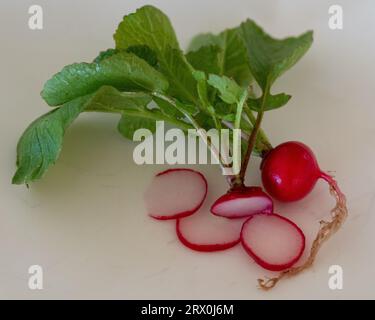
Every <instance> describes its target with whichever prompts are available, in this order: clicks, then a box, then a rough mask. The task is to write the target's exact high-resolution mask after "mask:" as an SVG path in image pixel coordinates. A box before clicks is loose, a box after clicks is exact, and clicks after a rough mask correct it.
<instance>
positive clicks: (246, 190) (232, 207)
mask: <svg viewBox="0 0 375 320" xmlns="http://www.w3.org/2000/svg"><path fill="white" fill-rule="evenodd" d="M211 212H212V213H213V214H214V215H217V216H221V217H225V218H229V219H236V218H243V217H248V216H251V215H253V214H256V213H272V212H273V202H272V199H271V198H270V197H269V196H268V195H267V194H266V193H264V192H263V191H262V188H260V187H243V188H236V189H234V190H231V191H229V192H228V193H226V194H224V195H223V196H221V197H220V198H219V199H217V200H216V201H215V202H214V204H213V205H212V207H211Z"/></svg>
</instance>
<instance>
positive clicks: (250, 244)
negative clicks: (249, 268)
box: [241, 214, 305, 271]
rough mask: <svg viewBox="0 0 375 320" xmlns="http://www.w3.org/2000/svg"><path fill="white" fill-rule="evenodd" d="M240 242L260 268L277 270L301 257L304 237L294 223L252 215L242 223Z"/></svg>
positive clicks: (277, 217) (273, 217) (275, 215)
mask: <svg viewBox="0 0 375 320" xmlns="http://www.w3.org/2000/svg"><path fill="white" fill-rule="evenodd" d="M241 243H242V245H243V247H244V248H245V250H246V252H247V253H248V254H249V255H250V256H251V257H252V258H253V259H254V260H255V262H256V263H258V264H259V265H260V266H261V267H263V268H265V269H267V270H271V271H281V270H284V269H287V268H290V267H291V266H292V265H294V264H295V263H296V262H297V261H298V259H299V258H300V257H301V255H302V253H303V250H304V249H305V236H304V234H303V232H302V230H301V229H300V228H299V227H298V226H297V225H296V224H295V223H293V222H292V221H290V220H288V219H286V218H284V217H281V216H279V215H278V214H256V215H253V216H251V217H250V218H249V219H248V220H246V222H245V223H244V224H243V227H242V231H241Z"/></svg>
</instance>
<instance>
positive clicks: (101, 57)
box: [93, 49, 120, 63]
mask: <svg viewBox="0 0 375 320" xmlns="http://www.w3.org/2000/svg"><path fill="white" fill-rule="evenodd" d="M119 52H120V51H119V50H117V49H107V50H104V51H100V52H99V54H98V56H97V57H96V58H95V59H94V61H93V62H95V63H99V62H101V61H103V60H104V59H107V58H109V57H112V56H113V55H115V54H117V53H119Z"/></svg>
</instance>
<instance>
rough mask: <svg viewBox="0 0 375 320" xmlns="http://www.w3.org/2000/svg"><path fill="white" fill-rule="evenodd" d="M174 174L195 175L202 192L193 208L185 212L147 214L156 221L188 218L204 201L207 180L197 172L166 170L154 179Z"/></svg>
mask: <svg viewBox="0 0 375 320" xmlns="http://www.w3.org/2000/svg"><path fill="white" fill-rule="evenodd" d="M176 172H190V173H194V174H196V175H197V176H198V177H199V178H200V179H201V180H202V182H203V185H204V190H203V192H202V194H201V196H200V197H199V199H198V200H197V201H196V204H195V205H194V207H192V208H188V209H186V210H185V209H184V210H182V211H178V212H177V213H173V214H170V213H168V214H167V213H155V212H154V213H152V212H149V215H150V216H151V217H152V218H154V219H157V220H172V219H179V218H184V217H187V216H190V215H192V214H193V213H194V212H196V211H197V210H198V209H199V208H200V207H201V206H202V204H203V202H204V200H205V199H206V196H207V189H208V184H207V180H206V178H205V177H204V175H203V174H202V173H200V172H198V171H195V170H193V169H185V168H174V169H167V170H165V171H162V172H160V173H158V174H156V175H155V178H157V177H161V176H165V175H167V174H170V173H176ZM182 182H183V181H182ZM146 203H147V201H146Z"/></svg>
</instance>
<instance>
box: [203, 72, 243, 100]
mask: <svg viewBox="0 0 375 320" xmlns="http://www.w3.org/2000/svg"><path fill="white" fill-rule="evenodd" d="M207 82H208V84H209V85H211V86H212V87H214V88H216V89H217V90H219V92H220V98H221V99H222V100H223V101H224V102H226V103H228V104H233V103H238V102H239V101H240V99H241V96H242V94H243V92H244V89H243V88H241V87H240V86H239V85H238V84H237V83H236V82H235V81H233V80H232V79H229V78H228V77H226V76H218V75H216V74H210V75H209V78H208V80H207Z"/></svg>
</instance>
